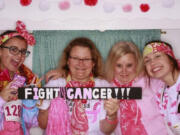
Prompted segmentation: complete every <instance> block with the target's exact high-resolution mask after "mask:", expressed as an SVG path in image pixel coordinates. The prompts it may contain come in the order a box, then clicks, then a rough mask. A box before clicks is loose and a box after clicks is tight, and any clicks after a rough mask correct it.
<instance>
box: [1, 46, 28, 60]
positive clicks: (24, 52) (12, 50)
mask: <svg viewBox="0 0 180 135" xmlns="http://www.w3.org/2000/svg"><path fill="white" fill-rule="evenodd" d="M0 47H1V48H7V49H9V52H10V53H11V54H12V55H18V54H19V53H21V55H22V56H25V57H28V56H29V54H30V51H28V50H27V49H22V50H19V49H18V48H17V47H16V46H9V47H7V46H0Z"/></svg>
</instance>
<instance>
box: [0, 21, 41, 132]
mask: <svg viewBox="0 0 180 135" xmlns="http://www.w3.org/2000/svg"><path fill="white" fill-rule="evenodd" d="M28 44H30V45H34V44H35V39H34V37H33V35H31V34H29V33H28V32H27V31H26V30H25V25H24V24H23V23H22V22H21V21H18V22H17V27H16V31H6V32H4V33H2V34H1V35H0V135H12V134H13V135H28V134H29V131H28V130H29V129H30V128H31V127H33V126H38V122H37V114H38V110H37V108H36V101H33V100H31V101H29V100H26V101H25V100H24V101H21V100H18V99H17V89H18V87H22V86H24V85H25V84H26V85H28V84H30V83H31V82H37V77H36V76H35V75H34V74H33V73H32V71H31V70H30V69H28V68H27V67H26V66H25V65H24V64H23V62H24V61H25V59H26V57H27V56H28V55H29V54H30V52H29V51H28V50H27V48H28ZM22 122H23V123H22ZM23 129H24V131H23Z"/></svg>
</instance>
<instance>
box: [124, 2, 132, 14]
mask: <svg viewBox="0 0 180 135" xmlns="http://www.w3.org/2000/svg"><path fill="white" fill-rule="evenodd" d="M122 9H123V11H124V12H131V11H132V5H131V4H126V5H124V6H123V7H122Z"/></svg>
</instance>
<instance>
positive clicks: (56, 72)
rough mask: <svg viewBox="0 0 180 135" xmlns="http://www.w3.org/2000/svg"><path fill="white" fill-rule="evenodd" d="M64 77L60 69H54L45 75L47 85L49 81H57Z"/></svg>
mask: <svg viewBox="0 0 180 135" xmlns="http://www.w3.org/2000/svg"><path fill="white" fill-rule="evenodd" d="M62 76H63V73H61V72H60V71H59V70H58V69H53V70H50V71H48V72H47V73H46V75H45V81H46V83H47V82H48V81H49V80H51V79H52V80H55V79H57V78H59V77H62Z"/></svg>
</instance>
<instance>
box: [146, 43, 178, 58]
mask: <svg viewBox="0 0 180 135" xmlns="http://www.w3.org/2000/svg"><path fill="white" fill-rule="evenodd" d="M155 52H163V53H165V54H167V55H169V56H171V57H172V58H174V59H175V56H174V53H173V51H172V49H171V48H170V47H169V46H168V45H166V44H165V43H163V42H152V43H150V44H148V45H146V46H145V48H144V51H143V57H145V56H146V55H148V54H150V53H155Z"/></svg>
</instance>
